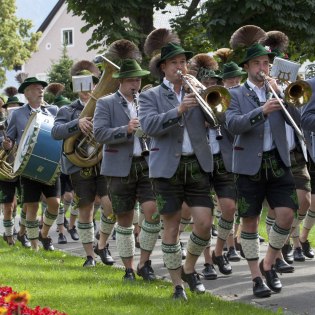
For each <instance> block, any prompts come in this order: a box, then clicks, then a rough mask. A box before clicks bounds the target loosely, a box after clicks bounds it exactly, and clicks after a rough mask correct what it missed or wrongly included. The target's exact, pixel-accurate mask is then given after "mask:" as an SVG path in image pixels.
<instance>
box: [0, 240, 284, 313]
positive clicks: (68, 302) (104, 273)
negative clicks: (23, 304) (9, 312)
mask: <svg viewBox="0 0 315 315" xmlns="http://www.w3.org/2000/svg"><path fill="white" fill-rule="evenodd" d="M82 262H83V260H82V258H80V257H74V256H70V255H68V254H66V253H64V252H61V251H55V252H46V251H43V250H40V251H39V252H34V251H32V250H27V249H24V248H22V247H20V246H19V244H16V246H14V247H8V246H7V245H6V243H4V241H3V240H0V264H1V265H0V286H11V287H12V288H13V290H14V291H18V292H20V291H23V290H27V291H28V292H29V293H30V294H31V301H30V304H29V306H30V307H32V308H34V307H35V306H36V305H39V306H41V307H45V306H48V307H50V308H52V309H56V310H59V311H62V312H65V313H67V314H69V315H87V314H90V315H95V314H137V315H139V314H141V315H142V314H152V315H155V314H167V315H172V314H174V315H178V314H181V315H184V314H187V315H188V314H189V315H190V314H205V315H212V314H220V315H221V314H227V315H231V314H233V315H234V314H235V315H238V314H239V315H244V314H255V315H256V314H257V315H260V314H274V313H273V312H271V311H268V310H265V309H257V308H254V307H252V306H250V305H248V304H241V303H236V302H227V301H223V300H221V299H219V298H217V297H214V296H212V295H211V294H208V293H206V294H204V295H193V294H191V293H190V292H188V291H189V290H186V292H187V293H188V299H189V301H188V302H178V301H173V300H172V299H171V292H172V286H171V284H170V283H169V282H164V281H156V282H154V283H151V284H149V283H145V282H143V281H142V280H137V281H136V283H132V284H130V283H124V282H123V281H122V272H121V270H119V269H116V268H113V267H109V266H105V265H102V264H98V265H97V267H96V268H92V269H84V268H83V267H81V266H82ZM278 314H281V311H279V313H278Z"/></svg>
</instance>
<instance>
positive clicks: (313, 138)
mask: <svg viewBox="0 0 315 315" xmlns="http://www.w3.org/2000/svg"><path fill="white" fill-rule="evenodd" d="M307 82H308V83H309V84H310V86H311V89H312V97H311V99H310V101H309V103H308V104H307V105H306V106H305V108H304V109H303V111H302V117H301V126H302V129H303V130H304V135H305V139H306V145H307V150H308V157H309V159H308V170H309V173H310V176H311V206H310V209H309V210H308V212H307V215H306V218H305V220H304V224H303V229H302V233H301V236H300V242H301V245H302V249H303V253H304V255H305V256H307V257H309V258H314V251H313V250H312V248H311V247H310V243H309V241H308V239H307V238H308V234H309V232H310V230H311V229H312V227H313V226H314V224H315V134H314V132H315V128H314V114H315V110H314V108H315V78H310V79H308V80H307Z"/></svg>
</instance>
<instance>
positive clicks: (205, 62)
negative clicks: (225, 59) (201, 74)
mask: <svg viewBox="0 0 315 315" xmlns="http://www.w3.org/2000/svg"><path fill="white" fill-rule="evenodd" d="M189 64H190V67H194V68H198V69H199V68H206V69H210V70H218V69H219V65H218V63H217V61H216V60H215V59H214V58H213V57H211V56H209V55H208V54H204V53H202V54H197V55H195V56H194V57H192V58H191V59H190V61H189Z"/></svg>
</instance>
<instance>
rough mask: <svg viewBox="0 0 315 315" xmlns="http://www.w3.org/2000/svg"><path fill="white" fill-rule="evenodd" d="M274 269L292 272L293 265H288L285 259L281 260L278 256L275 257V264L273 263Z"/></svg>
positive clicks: (281, 271) (280, 271)
mask: <svg viewBox="0 0 315 315" xmlns="http://www.w3.org/2000/svg"><path fill="white" fill-rule="evenodd" d="M275 270H276V272H279V273H280V274H281V273H292V272H294V267H293V266H292V265H289V264H288V263H286V262H285V260H282V259H280V258H277V259H276V264H275Z"/></svg>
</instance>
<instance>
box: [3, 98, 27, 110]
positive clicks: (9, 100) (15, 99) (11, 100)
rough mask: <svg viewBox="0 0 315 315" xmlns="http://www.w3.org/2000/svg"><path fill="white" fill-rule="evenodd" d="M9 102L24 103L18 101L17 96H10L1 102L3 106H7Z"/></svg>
mask: <svg viewBox="0 0 315 315" xmlns="http://www.w3.org/2000/svg"><path fill="white" fill-rule="evenodd" d="M10 104H18V105H20V106H22V105H23V104H24V103H23V102H20V100H19V99H18V97H17V96H10V97H8V100H7V102H6V103H5V104H3V106H2V107H3V108H7V107H8V106H9V105H10Z"/></svg>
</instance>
